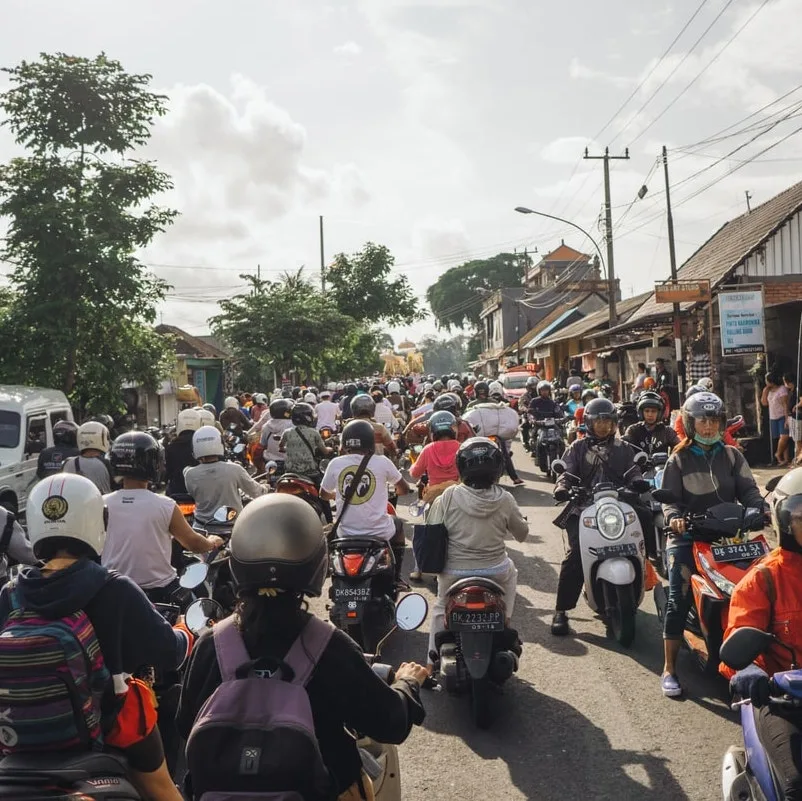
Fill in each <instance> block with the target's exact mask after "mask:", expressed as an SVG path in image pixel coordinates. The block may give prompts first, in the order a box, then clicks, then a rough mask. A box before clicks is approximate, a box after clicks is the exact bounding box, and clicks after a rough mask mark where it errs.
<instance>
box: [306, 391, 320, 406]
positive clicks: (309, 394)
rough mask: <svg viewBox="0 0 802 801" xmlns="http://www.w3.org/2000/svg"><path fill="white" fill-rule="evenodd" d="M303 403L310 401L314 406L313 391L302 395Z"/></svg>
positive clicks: (315, 398)
mask: <svg viewBox="0 0 802 801" xmlns="http://www.w3.org/2000/svg"><path fill="white" fill-rule="evenodd" d="M304 403H310V404H311V405H312V406H314V405H315V404H316V403H317V395H315V393H314V392H307V393H306V395H304Z"/></svg>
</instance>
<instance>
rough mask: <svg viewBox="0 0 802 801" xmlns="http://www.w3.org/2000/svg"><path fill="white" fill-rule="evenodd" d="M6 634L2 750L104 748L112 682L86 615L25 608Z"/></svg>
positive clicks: (0, 651) (14, 601) (1, 672)
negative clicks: (104, 707) (52, 615)
mask: <svg viewBox="0 0 802 801" xmlns="http://www.w3.org/2000/svg"><path fill="white" fill-rule="evenodd" d="M8 592H9V600H10V603H11V612H10V613H9V615H8V618H7V620H6V622H5V625H4V626H3V629H2V631H0V753H2V754H4V755H8V754H24V753H31V752H36V751H62V750H66V749H76V748H81V749H90V750H98V751H99V750H101V749H102V748H103V733H102V731H101V708H100V703H101V699H102V697H103V695H104V694H105V692H106V691H107V689H108V687H109V683H110V682H111V675H110V674H109V671H108V670H107V669H106V666H105V664H104V662H103V654H102V653H101V651H100V644H99V643H98V640H97V637H96V635H95V629H94V628H93V626H92V623H91V621H90V620H89V617H88V616H87V614H86V612H84V611H78V612H73V613H72V614H69V615H65V616H64V617H62V618H59V619H49V618H46V617H43V616H41V615H40V614H39V613H37V612H29V611H26V610H25V609H23V608H22V606H21V604H20V602H19V595H18V591H17V589H16V588H15V587H14V585H13V584H12V585H9V590H8Z"/></svg>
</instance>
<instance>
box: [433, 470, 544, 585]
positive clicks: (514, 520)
mask: <svg viewBox="0 0 802 801" xmlns="http://www.w3.org/2000/svg"><path fill="white" fill-rule="evenodd" d="M426 523H427V525H428V524H433V523H445V526H446V529H447V530H448V552H447V555H446V566H445V570H444V572H445V573H449V572H452V571H454V570H482V569H486V568H491V567H495V566H496V565H498V564H500V563H501V562H503V561H504V559H505V558H506V556H507V548H506V546H505V545H504V538H505V537H506V536H507V534H512V536H513V537H515V539H516V540H518V542H523V541H524V540H525V539H526V536H527V534H529V524H528V523H527V522H526V520H524V518H523V516H522V515H521V510H520V509H519V508H518V504H517V503H516V502H515V498H513V497H512V495H510V493H509V492H505V491H504V490H503V489H501V487H499V486H498V485H494V486H492V487H490V489H482V490H479V489H473V488H472V487H468V486H466V485H465V484H459V485H457V486H455V487H449V488H448V489H447V490H446V491H445V492H444V493H443V494H442V495H441V496H440V497H439V498H437V499H436V500H435V502H434V503H433V504H432V508H431V509H430V510H429V514H428V515H427V516H426Z"/></svg>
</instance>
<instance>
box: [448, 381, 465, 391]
mask: <svg viewBox="0 0 802 801" xmlns="http://www.w3.org/2000/svg"><path fill="white" fill-rule="evenodd" d="M452 389H462V384H460V382H459V381H457V379H456V378H452V379H451V380H450V381H449V382H448V391H449V392H450V391H451V390H452Z"/></svg>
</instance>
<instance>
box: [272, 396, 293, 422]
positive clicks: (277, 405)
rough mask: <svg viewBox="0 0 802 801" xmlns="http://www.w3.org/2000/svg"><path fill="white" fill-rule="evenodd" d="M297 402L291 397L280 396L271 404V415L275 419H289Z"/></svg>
mask: <svg viewBox="0 0 802 801" xmlns="http://www.w3.org/2000/svg"><path fill="white" fill-rule="evenodd" d="M294 405H295V403H294V402H293V401H292V400H290V399H289V398H280V399H279V400H274V401H273V403H271V404H270V416H271V417H272V418H273V419H274V420H289V419H290V417H291V416H292V407H293V406H294Z"/></svg>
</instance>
